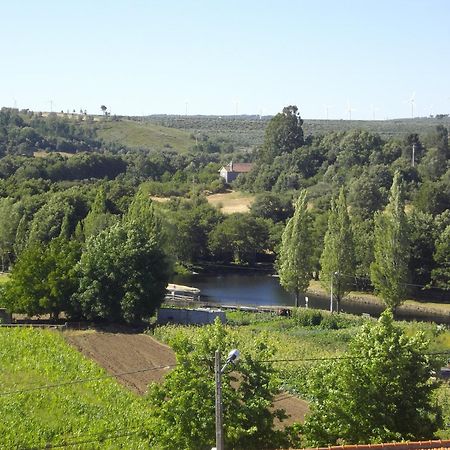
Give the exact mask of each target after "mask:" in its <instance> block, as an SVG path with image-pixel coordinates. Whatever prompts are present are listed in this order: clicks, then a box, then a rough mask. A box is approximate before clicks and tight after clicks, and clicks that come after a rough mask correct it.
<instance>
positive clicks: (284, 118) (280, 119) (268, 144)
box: [262, 105, 304, 162]
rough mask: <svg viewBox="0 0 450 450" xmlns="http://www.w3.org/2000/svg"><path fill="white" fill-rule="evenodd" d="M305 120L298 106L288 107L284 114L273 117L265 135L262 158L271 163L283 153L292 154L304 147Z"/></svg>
mask: <svg viewBox="0 0 450 450" xmlns="http://www.w3.org/2000/svg"><path fill="white" fill-rule="evenodd" d="M302 125H303V120H302V119H301V117H300V113H299V112H298V108H297V106H293V105H291V106H286V107H285V108H283V112H281V113H278V114H277V115H276V116H275V117H273V118H272V119H271V120H270V122H269V124H268V125H267V128H266V132H265V135H264V145H263V149H262V156H263V159H264V161H266V162H271V161H273V159H274V158H275V156H278V155H281V154H282V153H285V152H286V153H292V151H293V150H295V149H296V148H298V147H301V146H302V145H303V142H304V140H303V129H302Z"/></svg>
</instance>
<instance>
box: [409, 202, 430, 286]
mask: <svg viewBox="0 0 450 450" xmlns="http://www.w3.org/2000/svg"><path fill="white" fill-rule="evenodd" d="M407 221H408V230H409V233H408V234H409V241H410V258H409V264H408V266H409V267H408V270H409V273H410V274H411V277H412V281H413V283H414V284H418V285H422V286H425V285H427V284H429V283H430V281H431V271H432V270H433V268H434V267H435V262H434V260H433V254H434V252H435V241H436V235H437V234H438V232H437V230H436V224H435V221H434V218H433V216H432V215H431V214H426V213H423V212H421V211H417V210H413V211H412V213H411V214H409V215H408V217H407ZM419 289H420V288H419Z"/></svg>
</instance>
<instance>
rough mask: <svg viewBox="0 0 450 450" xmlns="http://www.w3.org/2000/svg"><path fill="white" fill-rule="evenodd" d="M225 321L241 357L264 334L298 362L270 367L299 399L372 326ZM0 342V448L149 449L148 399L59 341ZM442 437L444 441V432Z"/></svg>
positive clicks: (426, 329) (311, 319)
mask: <svg viewBox="0 0 450 450" xmlns="http://www.w3.org/2000/svg"><path fill="white" fill-rule="evenodd" d="M318 314H321V319H320V323H319V322H318V321H317V318H318ZM228 318H229V321H230V327H229V330H230V334H231V336H232V340H234V341H236V342H240V344H239V349H240V351H241V353H243V354H245V352H246V348H247V346H249V343H250V342H251V341H252V340H254V338H255V336H256V335H257V334H260V333H264V340H265V342H268V343H269V344H270V345H272V346H273V347H274V348H275V350H276V352H275V355H274V359H282V360H286V359H289V360H302V361H279V362H278V363H275V367H276V368H277V374H278V377H279V378H280V380H281V382H282V387H283V389H285V390H288V391H290V392H292V393H297V394H298V395H299V396H300V397H302V396H303V397H307V395H306V394H307V393H306V392H305V391H304V389H305V383H304V380H305V378H306V376H307V375H308V373H309V372H310V370H311V368H312V367H313V366H314V364H317V363H319V362H320V361H314V360H315V359H321V358H328V357H334V356H339V355H342V354H343V353H344V352H345V350H346V348H347V346H348V342H349V340H350V339H351V338H352V337H353V336H354V335H355V333H357V332H358V329H359V327H360V326H361V324H362V323H363V322H364V321H366V320H373V319H363V318H361V317H356V316H350V315H345V314H342V315H340V316H336V315H334V316H332V317H331V316H330V315H329V314H327V313H318V312H317V311H314V310H306V311H305V310H299V311H298V312H296V313H295V315H294V317H293V318H285V317H278V316H273V315H271V314H269V313H266V314H251V313H244V312H233V313H228ZM312 323H314V324H315V325H312ZM401 326H402V327H404V329H405V331H406V333H407V334H409V335H411V334H414V333H416V332H417V331H421V332H423V333H425V335H426V337H427V338H428V339H429V340H430V342H431V344H430V347H429V349H430V351H442V350H448V349H449V348H450V330H448V329H446V330H444V329H441V328H438V327H437V326H436V325H434V324H430V323H406V322H403V323H402V325H401ZM197 330H198V328H197V327H183V326H164V327H158V328H156V329H155V331H154V335H155V337H156V338H158V339H159V340H161V341H163V342H169V341H170V340H171V339H172V338H174V337H175V336H176V335H177V334H180V333H181V334H186V335H188V336H189V337H190V339H191V340H193V341H194V342H195V339H196V338H197V336H198V333H197ZM0 342H1V344H2V345H1V346H0V383H1V386H2V388H1V390H0V415H1V417H2V420H1V421H0V448H2V449H3V448H5V449H9V448H21V449H31V448H33V449H34V448H46V447H45V446H48V447H47V448H49V446H52V448H54V447H58V446H63V447H66V446H70V447H71V448H89V449H104V448H108V449H116V448H117V449H118V448H126V449H140V448H142V449H143V448H148V436H149V434H150V433H151V429H152V423H150V420H149V419H148V417H147V416H148V412H149V408H150V407H151V406H150V405H149V404H148V403H147V402H146V400H145V398H144V397H139V396H137V395H135V394H133V393H131V392H129V391H128V390H126V389H125V388H123V387H122V386H121V385H119V384H118V383H117V382H116V381H115V380H114V379H113V378H102V377H104V376H105V374H106V372H105V371H104V370H103V369H101V368H99V367H98V366H97V365H96V364H95V363H93V362H92V361H89V360H87V359H86V358H85V357H83V356H82V355H81V354H80V353H78V352H77V351H76V350H75V349H74V348H72V347H71V346H69V345H68V344H67V343H66V342H65V340H64V337H63V335H62V334H61V333H59V332H56V331H46V330H36V329H31V328H28V329H9V328H6V329H5V328H0ZM249 348H250V346H249ZM305 359H307V360H308V361H305ZM99 378H102V379H99ZM91 379H93V380H91ZM77 380H78V381H79V380H83V382H81V383H79V382H77ZM86 380H91V381H89V382H86ZM41 387H45V388H44V389H41ZM437 397H438V398H439V402H440V404H441V405H442V406H443V408H444V414H445V420H446V422H448V421H449V420H450V401H449V396H448V387H442V388H440V389H439V390H438V392H437ZM439 437H441V438H449V437H450V436H449V432H448V430H442V431H441V432H440V433H439Z"/></svg>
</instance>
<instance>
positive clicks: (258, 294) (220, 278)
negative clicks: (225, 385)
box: [171, 272, 450, 323]
mask: <svg viewBox="0 0 450 450" xmlns="http://www.w3.org/2000/svg"><path fill="white" fill-rule="evenodd" d="M171 282H173V283H177V284H184V285H188V286H193V287H196V288H198V289H200V290H201V300H203V301H208V302H213V303H221V304H240V305H248V306H269V305H270V306H294V304H295V300H294V296H293V295H292V294H288V293H287V292H286V291H285V290H284V289H283V288H282V287H281V286H280V283H279V281H278V278H277V277H273V276H271V275H268V274H267V273H248V272H244V273H223V274H211V273H206V274H198V275H189V276H176V277H175V278H174V279H172V280H171ZM308 299H309V301H308V304H309V307H310V308H317V309H326V310H328V309H329V308H330V298H329V297H325V296H317V295H310V294H309V295H308ZM300 306H305V299H304V296H301V297H300ZM341 311H343V312H348V313H352V314H362V313H368V314H370V315H371V316H378V315H379V314H380V313H381V311H382V308H380V307H378V306H376V305H367V304H358V303H355V302H352V303H347V302H345V300H344V301H342V302H341ZM398 317H399V318H404V319H410V320H411V319H418V320H434V321H436V322H442V323H450V315H449V317H441V318H439V317H427V316H426V315H421V316H419V315H417V314H416V315H413V314H408V315H403V316H402V315H401V314H398Z"/></svg>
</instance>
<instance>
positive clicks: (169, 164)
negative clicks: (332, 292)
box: [0, 106, 450, 321]
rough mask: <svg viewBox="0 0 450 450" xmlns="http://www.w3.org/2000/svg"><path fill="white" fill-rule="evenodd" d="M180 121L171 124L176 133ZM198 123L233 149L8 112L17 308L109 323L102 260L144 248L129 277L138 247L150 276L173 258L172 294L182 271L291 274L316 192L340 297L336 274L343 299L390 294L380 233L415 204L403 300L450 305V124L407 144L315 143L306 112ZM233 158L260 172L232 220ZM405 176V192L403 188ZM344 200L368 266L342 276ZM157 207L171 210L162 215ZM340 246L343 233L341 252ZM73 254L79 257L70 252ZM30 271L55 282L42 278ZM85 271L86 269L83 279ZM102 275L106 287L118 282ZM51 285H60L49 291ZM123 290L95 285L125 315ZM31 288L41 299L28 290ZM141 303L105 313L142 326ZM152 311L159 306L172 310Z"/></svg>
mask: <svg viewBox="0 0 450 450" xmlns="http://www.w3.org/2000/svg"><path fill="white" fill-rule="evenodd" d="M169 119H170V118H167V123H165V125H169V126H174V123H172V122H170V120H172V119H170V120H169ZM158 120H162V119H161V118H160V119H158ZM190 120H192V121H193V122H192V123H191V125H190V126H194V125H195V126H199V127H200V126H202V124H203V125H204V124H205V123H206V124H207V128H208V132H209V131H211V132H213V133H212V134H214V132H215V131H214V130H216V129H217V130H219V129H220V130H221V131H220V133H222V134H224V136H223V137H220V138H219V137H217V136H218V135H216V137H214V136H210V135H208V134H207V133H206V131H205V133H192V132H191V131H189V128H190V127H188V126H186V131H183V130H174V129H171V128H162V126H161V125H158V126H156V125H152V124H150V125H149V124H146V123H145V122H144V123H140V122H135V121H132V120H129V119H126V120H125V119H123V118H115V117H110V116H105V117H90V116H87V115H84V114H83V115H70V116H69V115H62V116H60V115H56V114H50V115H48V116H44V115H41V114H35V113H32V112H29V111H22V112H19V111H17V110H12V109H5V108H3V109H2V110H1V111H0V155H1V159H0V231H1V232H0V257H1V260H0V264H1V269H2V271H8V270H11V269H12V274H11V283H7V288H5V289H6V291H5V292H6V294H5V298H7V299H9V300H8V301H7V302H6V303H8V304H9V305H10V307H11V308H12V309H14V310H17V311H23V312H28V313H38V312H39V313H42V312H50V313H52V314H53V315H55V316H56V315H58V313H59V312H60V311H63V310H66V311H69V312H70V313H71V314H72V315H73V316H74V317H81V316H83V317H92V318H94V317H97V316H96V314H99V312H98V311H99V309H98V308H100V306H99V305H98V304H97V305H95V304H94V305H93V304H90V303H89V301H88V300H87V299H88V298H89V294H87V292H92V291H90V290H91V289H94V286H93V285H92V284H91V282H92V280H93V279H95V277H96V276H98V274H95V271H94V267H95V264H96V261H97V260H96V258H99V257H100V255H101V254H108V252H111V253H110V254H111V255H113V253H114V249H115V248H121V246H123V249H124V251H125V250H126V249H127V248H130V246H135V247H134V248H135V249H136V253H135V254H133V255H131V254H130V255H128V256H127V258H128V259H127V258H125V256H124V258H123V260H120V261H119V262H118V261H114V260H113V259H111V261H110V262H111V264H113V265H114V264H119V266H117V267H116V266H114V267H115V268H116V269H118V270H122V269H120V267H133V264H135V263H136V264H137V259H136V258H138V252H137V249H138V248H139V249H140V250H142V251H144V250H145V252H147V253H145V252H144V253H145V258H148V259H146V261H147V262H146V264H152V263H151V261H154V260H155V258H165V256H164V255H169V256H168V258H167V265H166V266H164V270H162V272H160V273H159V274H155V276H156V278H157V279H158V280H159V281H161V280H165V279H167V277H168V276H169V275H168V274H169V272H170V271H171V270H172V269H171V267H172V266H173V265H174V264H175V267H177V270H181V268H182V267H189V266H191V265H199V264H200V265H202V264H204V263H205V262H209V263H227V264H229V263H231V264H238V265H253V264H255V263H261V262H262V263H267V264H268V265H269V266H273V264H274V263H275V261H277V260H278V263H277V264H282V261H281V260H280V245H281V243H282V234H283V231H284V229H285V225H286V223H287V221H288V219H289V218H290V217H291V216H292V215H293V213H294V207H293V205H294V200H296V199H297V197H298V196H299V193H300V192H301V191H302V190H306V204H307V208H306V210H305V211H306V212H305V214H307V215H308V218H307V222H308V223H310V224H311V227H310V231H309V235H308V245H307V246H306V247H305V248H307V250H308V253H309V257H310V262H309V264H310V265H309V266H308V270H307V274H308V276H311V275H314V276H315V277H316V278H322V280H324V285H325V284H327V285H328V284H329V282H328V281H326V280H327V273H328V272H329V271H330V270H331V272H330V273H334V272H336V273H341V274H342V276H341V278H340V279H339V280H335V282H336V283H338V286H342V289H343V290H342V292H343V293H345V292H347V291H348V290H354V289H359V290H372V289H373V288H374V287H376V288H377V291H380V289H381V287H377V283H376V281H375V279H376V277H375V278H374V273H375V272H374V270H375V269H374V267H375V265H376V264H379V263H380V262H379V261H378V262H377V257H379V255H381V254H382V249H380V246H382V239H381V240H380V238H379V237H377V233H378V235H380V234H381V235H382V233H384V232H388V231H389V230H391V231H389V232H394V231H393V230H394V229H393V228H392V226H391V225H389V223H391V222H392V221H391V222H389V221H387V222H386V220H387V219H388V218H389V217H390V215H392V211H394V210H395V207H394V205H395V204H403V205H405V206H404V210H405V212H406V215H405V220H404V222H405V223H404V225H402V227H401V228H399V230H398V231H395V232H396V233H400V234H401V235H402V236H404V238H405V249H406V250H405V252H406V253H405V255H406V256H405V257H404V258H403V259H405V258H406V259H405V261H406V265H407V267H406V269H405V274H404V276H402V279H401V280H400V281H399V282H400V283H401V284H402V286H406V287H407V289H404V292H403V293H402V296H401V297H402V298H403V297H404V296H405V295H413V296H416V297H417V296H418V297H420V298H425V299H430V298H432V297H434V296H437V298H439V299H441V300H442V299H444V300H445V299H446V298H448V295H447V293H448V290H449V288H450V285H449V280H450V276H449V261H448V255H449V253H450V252H449V249H448V245H449V244H448V243H449V242H450V240H449V239H448V236H449V232H450V212H449V207H450V170H449V156H450V155H449V146H448V131H447V128H446V127H444V125H443V124H445V120H446V119H445V118H441V119H434V120H435V122H436V123H439V125H437V126H434V122H433V126H432V127H430V128H427V131H426V132H423V128H419V130H418V132H416V133H411V134H406V135H405V134H404V128H403V129H401V127H400V125H399V127H400V129H399V133H398V134H397V135H396V136H392V137H383V136H381V135H380V134H376V133H373V132H370V131H367V130H364V129H359V128H352V129H350V130H348V131H345V130H339V131H332V132H328V133H318V134H317V135H309V134H308V133H307V132H306V130H307V126H308V124H307V123H304V122H303V120H302V119H301V118H300V114H299V111H298V110H297V108H296V107H294V106H290V107H286V108H285V109H284V110H283V112H281V113H279V114H277V115H276V116H275V117H273V118H271V119H270V120H266V125H265V127H263V126H262V123H263V122H264V120H263V121H259V119H257V118H253V119H251V120H250V119H249V120H247V119H246V120H241V121H239V120H236V121H232V120H231V119H230V118H225V119H223V120H222V119H220V118H211V119H210V120H209V119H208V121H206V122H205V120H204V119H203V118H202V119H196V118H192V119H190ZM196 120H198V122H196ZM419 122H420V121H419ZM411 123H413V122H411ZM240 124H244V125H243V126H242V127H240ZM255 124H258V125H257V126H256V125H255ZM348 124H349V123H348V122H347V123H346V124H345V125H348ZM175 125H176V124H175ZM186 125H187V124H186ZM372 125H373V124H372ZM409 125H411V124H409ZM178 126H179V125H177V127H178ZM375 126H378V122H377V123H375ZM258 127H259V128H258ZM144 130H145V132H144ZM152 130H153V131H152ZM226 130H228V131H226ZM236 130H237V131H238V132H239V134H240V135H242V136H247V137H248V136H252V133H253V132H255V130H257V131H258V133H260V132H264V139H263V142H262V144H261V145H251V146H249V147H247V148H245V149H243V148H242V147H243V146H244V144H248V143H249V142H250V140H249V141H248V142H247V143H245V142H244V141H239V142H237V141H236V133H235V131H236ZM228 132H229V133H228ZM155 133H156V134H155ZM171 133H172V134H171ZM227 133H228V134H227ZM171 142H172V144H171ZM233 142H235V143H234V144H233ZM236 142H237V143H236ZM230 160H233V161H235V162H244V161H247V162H253V169H252V171H251V172H250V173H248V174H245V175H241V176H239V177H238V179H237V180H236V181H235V182H234V183H233V186H232V187H233V188H234V189H239V190H243V191H248V192H251V193H254V194H256V197H255V201H254V202H253V204H252V206H251V208H250V213H239V214H231V215H228V216H225V215H223V214H222V213H221V212H220V210H219V209H218V208H215V207H213V206H211V205H210V204H209V203H208V202H207V200H206V196H207V195H209V194H211V193H214V192H223V191H224V190H225V189H227V188H229V187H230V186H225V183H224V181H223V179H221V178H219V176H218V170H219V169H220V167H221V166H222V165H223V164H225V163H228V162H229V161H230ZM395 173H397V174H398V176H397V185H398V189H400V191H399V192H400V194H401V195H400V194H399V193H397V194H395V192H394V191H393V190H392V189H394V187H393V180H394V174H395ZM394 184H395V183H394ZM398 189H397V190H398ZM390 191H391V193H390ZM339 192H341V193H342V194H341V195H343V196H344V197H343V200H342V202H344V203H343V204H344V205H347V206H346V207H345V208H343V209H342V207H341V211H342V210H346V211H347V213H348V218H343V219H342V220H344V222H345V221H347V222H348V223H349V224H350V227H349V226H346V228H349V229H350V231H351V235H350V238H351V241H352V248H351V252H352V261H354V263H352V265H351V266H349V267H350V269H345V270H343V269H339V267H338V266H339V264H341V263H340V262H339V260H338V259H337V260H336V262H335V263H333V264H331V265H330V264H328V263H329V262H330V261H331V259H330V258H331V256H328V257H325V256H324V254H328V255H333V254H334V253H333V251H331V252H330V249H327V248H326V246H327V245H334V246H335V247H330V248H341V246H340V245H339V240H338V241H336V239H342V238H339V237H336V236H339V234H335V235H333V233H332V230H331V229H330V226H331V225H330V223H331V222H332V220H330V208H331V206H332V204H335V203H332V202H336V201H337V196H338V194H339ZM399 195H400V197H401V198H400V197H399ZM152 196H159V197H165V198H166V200H167V201H165V202H163V203H156V202H155V203H152V201H151V200H150V197H152ZM169 198H170V200H169ZM396 198H397V199H396ZM395 202H397V203H395ZM399 202H400V203H399ZM133 205H134V206H133ZM386 207H387V209H386V212H385V213H383V211H384V210H385V208H386ZM133 208H134V209H133ZM397 208H398V207H397ZM137 210H139V211H141V212H140V213H137V212H136V211H137ZM144 210H145V211H147V212H145V213H144V212H143V211H144ZM133 211H134V212H133ZM331 212H332V213H333V209H332V208H331ZM333 214H334V213H333ZM331 217H332V216H331ZM377 217H378V219H377ZM392 217H394V216H392ZM383 218H385V219H386V220H384V219H383ZM145 220H147V221H148V222H149V223H153V225H151V226H150V225H149V224H148V223H144V222H142V221H145ZM389 220H391V219H389ZM392 220H393V222H392V223H395V219H392ZM402 220H403V219H402ZM344 222H343V223H344ZM347 222H345V223H347ZM402 223H403V222H402ZM389 226H391V228H389ZM136 227H137V228H136ZM383 227H384V228H383ZM386 227H387V228H386ZM377 230H378V231H377ZM383 230H384V231H383ZM386 230H388V231H386ZM326 233H329V234H330V233H331V234H330V237H329V238H327V239H328V241H327V239H325V236H326ZM145 236H148V237H151V236H153V241H151V242H153V243H149V245H148V246H146V245H144V243H145V242H146V239H148V238H146V237H145ZM333 236H334V237H333ZM155 238H156V241H155ZM94 242H95V245H93V244H94ZM327 242H329V244H327ZM156 244H157V245H156ZM324 245H325V248H324ZM402 245H403V244H402ZM65 246H66V247H67V252H65V253H64V254H61V253H58V252H57V248H61V247H64V248H66V247H65ZM377 246H378V247H377ZM349 251H350V250H349ZM324 252H325V253H324ZM327 252H328V253H327ZM380 252H381V253H380ZM287 254H289V251H288V253H287ZM158 255H159V256H158ZM377 255H378V256H377ZM394 256H395V255H394ZM394 256H392V257H394ZM142 257H144V256H143V255H142ZM133 258H134V259H133ZM281 259H282V258H281ZM44 261H45V264H44ZM77 261H79V262H77ZM133 261H135V262H133ZM394 262H395V261H394ZM29 267H39V268H41V269H42V272H41V273H37V272H36V271H34V272H32V273H28V272H26V270H27V268H29ZM73 267H75V268H76V270H73V271H72V270H69V269H71V268H73ZM111 267H113V266H111ZM277 267H280V266H279V265H277ZM330 267H331V268H330ZM102 270H104V273H105V274H106V273H108V270H109V269H108V267H106V266H105V267H104V268H103V269H102ZM383 270H385V269H383ZM122 271H123V270H122ZM327 271H328V272H327ZM349 272H351V273H349ZM388 272H391V271H390V270H388ZM123 273H124V274H125V273H127V272H126V271H123ZM55 277H56V280H57V281H55ZM136 277H137V278H135V281H136V283H137V284H138V285H140V286H145V283H146V281H145V279H144V278H139V275H136ZM343 277H346V278H347V280H346V282H344V278H343ZM43 280H47V281H46V282H43ZM49 280H53V281H51V283H55V285H54V286H53V287H51V288H48V284H49V283H50V281H49ZM61 280H63V281H61ZM155 281H156V280H155ZM159 281H158V283H159ZM115 282H117V283H118V284H117V285H116V291H115V294H114V295H113V293H111V292H109V291H103V290H102V289H103V288H102V287H100V286H95V289H99V290H98V292H97V294H98V298H101V297H102V296H105V295H107V296H109V295H112V297H111V298H113V297H114V298H115V300H114V301H113V304H116V303H114V302H119V303H120V299H119V298H118V296H120V295H121V294H120V293H122V294H125V293H126V292H128V290H129V288H130V286H129V285H127V283H126V282H125V279H122V280H115ZM42 283H44V284H42ZM80 283H81V284H80ZM142 283H143V284H142ZM25 285H26V286H27V287H28V288H27V289H30V290H23V289H22V288H23V287H24V286H25ZM158 286H159V284H158ZM344 286H345V289H344ZM380 286H381V285H380ZM63 287H64V288H63ZM104 288H105V289H106V284H105V287H104ZM46 289H48V291H47V290H46ZM158 289H159V288H158ZM158 289H157V290H158ZM339 292H341V291H339ZM130 295H131V294H130ZM133 295H134V296H133ZM133 295H132V296H131V297H132V298H129V299H128V300H127V301H128V304H127V305H124V304H122V305H121V306H120V308H121V310H120V312H119V311H116V310H115V309H114V308H116V306H117V304H116V306H111V307H110V308H111V309H107V311H109V312H108V313H107V312H105V311H102V313H101V315H103V316H104V317H106V316H107V315H108V314H112V316H114V317H116V318H121V319H124V320H129V321H134V320H137V319H140V318H141V317H142V302H141V300H142V299H141V298H140V297H139V294H138V293H135V294H133ZM42 296H44V297H45V299H46V300H45V301H44V300H42ZM69 297H70V299H71V300H70V302H69V301H68V298H69ZM13 299H15V300H14V301H13ZM18 299H22V300H18ZM32 299H34V300H32ZM39 299H40V300H39ZM111 301H112V300H111ZM146 301H150V300H149V299H146V300H145V301H144V304H145V302H146ZM21 302H22V303H21ZM3 303H5V301H4V302H3ZM151 304H152V305H153V306H152V308H154V307H155V306H157V304H158V299H153V300H151Z"/></svg>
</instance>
